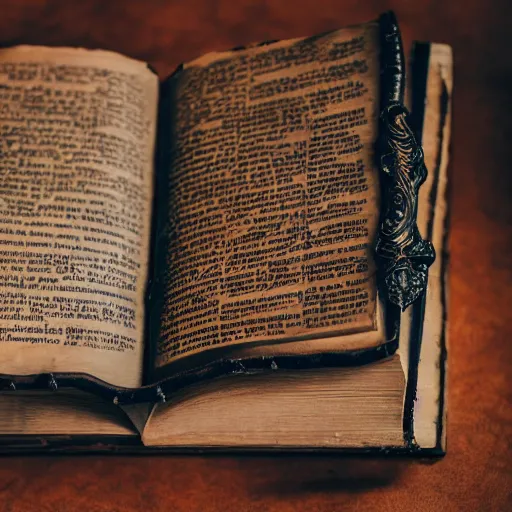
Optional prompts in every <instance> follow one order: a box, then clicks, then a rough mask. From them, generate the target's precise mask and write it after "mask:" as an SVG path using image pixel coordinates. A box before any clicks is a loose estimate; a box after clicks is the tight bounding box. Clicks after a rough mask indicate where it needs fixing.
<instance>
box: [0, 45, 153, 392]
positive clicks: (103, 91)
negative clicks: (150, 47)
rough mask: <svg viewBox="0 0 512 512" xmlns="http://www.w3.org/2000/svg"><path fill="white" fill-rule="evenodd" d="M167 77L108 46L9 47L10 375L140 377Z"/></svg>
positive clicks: (3, 56) (123, 380) (5, 206)
mask: <svg viewBox="0 0 512 512" xmlns="http://www.w3.org/2000/svg"><path fill="white" fill-rule="evenodd" d="M157 93H158V79H157V77H156V76H155V75H154V74H153V73H151V72H150V71H149V70H148V69H147V67H146V65H145V64H143V63H141V62H137V61H134V60H131V59H128V58H126V57H122V56H120V55H116V54H113V53H109V52H102V51H96V50H94V51H86V50H77V49H65V48H59V49H55V48H53V49H52V48H43V47H17V48H12V49H6V50H1V51H0V109H1V110H0V120H1V124H0V132H1V133H0V151H1V158H0V373H4V374H24V375H27V374H37V373H41V372H85V373H89V374H91V375H94V376H96V377H98V378H100V379H103V380H105V381H107V382H109V383H111V384H115V385H119V386H139V385H140V384H141V365H142V354H143V338H142V336H143V330H144V294H145V286H146V274H147V268H148V253H149V251H148V247H149V236H150V235H149V232H150V218H151V205H152V193H153V192H152V185H153V176H152V175H153V146H154V140H155V124H156V109H157Z"/></svg>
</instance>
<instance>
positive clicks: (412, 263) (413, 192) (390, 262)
mask: <svg viewBox="0 0 512 512" xmlns="http://www.w3.org/2000/svg"><path fill="white" fill-rule="evenodd" d="M380 121H381V129H380V134H381V139H380V147H381V152H380V169H381V179H382V182H383V183H382V184H383V187H382V189H383V191H384V192H383V205H382V212H383V213H382V216H381V221H380V226H379V232H378V235H377V245H376V249H375V251H376V255H377V260H378V263H379V267H380V272H381V283H382V284H383V285H384V288H385V291H386V293H387V298H388V300H389V301H390V302H392V303H393V304H396V305H397V306H398V307H399V308H400V309H401V310H402V311H403V310H405V308H407V306H409V305H410V304H412V303H413V302H414V301H415V300H416V299H417V298H418V297H419V296H420V294H421V293H422V291H423V290H425V289H426V287H427V281H428V267H429V266H430V265H432V263H433V262H434V260H435V251H434V247H433V245H432V244H431V243H430V242H429V241H427V240H423V238H422V237H421V235H420V233H419V230H418V226H417V224H416V218H417V214H418V192H419V188H420V185H421V184H422V183H423V182H424V181H425V179H426V177H427V169H426V167H425V163H424V161H423V150H422V149H421V146H420V145H419V144H418V142H417V141H416V138H415V136H414V133H413V131H412V129H411V127H410V124H409V113H408V111H407V109H406V108H405V107H404V106H403V105H402V104H401V103H392V104H391V105H388V106H387V107H386V108H385V109H384V110H383V111H382V113H381V117H380Z"/></svg>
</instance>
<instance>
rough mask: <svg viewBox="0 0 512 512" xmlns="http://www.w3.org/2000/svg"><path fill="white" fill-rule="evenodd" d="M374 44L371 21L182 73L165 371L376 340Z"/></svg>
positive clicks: (176, 86) (163, 338)
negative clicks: (252, 346)
mask: <svg viewBox="0 0 512 512" xmlns="http://www.w3.org/2000/svg"><path fill="white" fill-rule="evenodd" d="M377 38H378V27H377V25H376V24H369V25H365V26H362V27H355V28H351V29H345V30H341V31H337V32H332V33H329V34H326V35H323V36H318V37H314V38H310V39H297V40H292V41H282V42H278V43H274V44H270V45H263V46H259V47H252V48H249V49H245V50H240V51H233V52H227V53H220V54H210V55H207V56H205V57H202V58H200V59H198V60H196V61H194V62H192V63H190V64H188V65H186V66H185V68H184V70H183V71H182V72H180V73H178V74H176V75H175V77H174V79H173V81H172V83H171V86H172V87H173V96H172V101H171V107H172V109H173V111H172V115H173V123H172V126H171V130H172V133H171V136H172V140H171V141H169V144H171V145H172V148H171V155H170V164H169V165H170V169H171V173H170V178H169V183H168V189H169V190H168V203H169V215H168V223H167V226H166V229H167V236H168V238H167V243H168V257H167V261H166V262H165V269H164V271H165V276H164V285H163V288H164V291H163V308H162V312H161V316H160V322H161V330H160V337H159V344H158V355H157V361H156V364H157V366H162V365H165V364H167V363H169V362H171V361H174V360H176V359H177V358H180V357H183V356H185V355H189V354H194V353H198V352H201V351H205V350H209V349H212V348H217V347H225V348H227V347H230V346H233V345H237V344H246V343H254V342H271V341H276V340H277V341H279V340H280V341H283V342H284V341H291V340H308V339H315V338H322V337H325V336H334V335H340V334H343V335H346V334H353V333H361V332H375V331H376V330H377V306H376V304H377V300H376V297H377V292H376V283H375V265H374V262H373V259H372V244H373V239H374V235H375V230H376V227H377V221H378V211H379V208H378V206H379V195H378V187H379V185H378V170H377V169H376V167H375V166H374V163H373V158H374V154H373V144H374V142H375V139H376V135H377V116H378V83H379V82H378V73H379V62H378V60H379V52H378V39H377ZM340 343H341V345H343V340H342V339H341V338H340ZM360 343H362V344H363V345H364V341H360ZM373 344H375V340H374V341H373ZM351 348H361V346H359V347H351Z"/></svg>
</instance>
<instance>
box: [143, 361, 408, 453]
mask: <svg viewBox="0 0 512 512" xmlns="http://www.w3.org/2000/svg"><path fill="white" fill-rule="evenodd" d="M404 389H405V386H404V376H403V373H402V368H401V366H400V360H399V357H398V356H392V357H389V358H387V359H385V360H383V361H379V362H376V363H372V364H367V365H363V366H359V367H346V368H323V369H312V370H298V371H293V370H290V371H279V370H278V371H276V372H272V373H268V372H266V373H262V374H254V375H232V376H229V377H224V378H219V379H214V380H213V381H210V382H203V383H200V384H196V385H194V386H191V387H189V388H186V389H183V390H181V391H178V392H177V393H175V395H173V396H171V397H169V400H168V401H167V402H166V403H165V404H162V403H160V404H157V405H156V406H155V408H154V409H153V413H152V415H151V416H150V418H149V420H148V422H147V424H146V427H145V429H144V432H143V435H142V441H143V443H144V445H145V446H169V447H171V446H174V447H178V446H181V447H192V446H194V447H201V448H207V447H224V448H231V449H232V448H235V447H238V448H244V449H247V448H285V447H287V448H310V449H311V448H351V447H353V448H356V447H357V448H361V447H366V448H368V447H375V446H381V447H382V446H396V447H400V446H401V447H403V445H404V437H403V430H402V403H403V396H404Z"/></svg>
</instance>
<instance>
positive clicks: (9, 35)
mask: <svg viewBox="0 0 512 512" xmlns="http://www.w3.org/2000/svg"><path fill="white" fill-rule="evenodd" d="M511 7H512V2H511V1H510V0H502V1H498V0H495V1H489V0H487V1H485V0H481V1H478V0H464V1H460V2H455V1H452V2H449V1H443V0H416V1H413V0H401V1H398V0H396V1H385V0H382V1H379V0H373V1H366V2H365V1H363V0H345V1H342V0H332V1H330V0H310V1H299V0H283V1H280V0H267V2H263V1H251V0H232V1H230V0H215V1H213V0H212V1H208V0H188V1H186V2H185V1H181V2H180V1H164V0H160V1H158V0H154V1H151V0H145V1H128V0H125V1H118V2H114V1H108V0H100V1H94V2H93V1H85V0H66V1H38V0H23V1H22V0H12V1H0V44H16V43H32V44H49V45H82V46H86V47H100V48H107V49H111V50H117V51H119V52H123V53H125V54H127V55H130V56H133V57H137V58H139V59H144V60H147V61H149V62H150V63H151V64H153V65H154V66H155V67H156V69H157V70H158V72H159V73H160V75H161V76H162V77H164V76H166V75H167V74H169V73H170V72H171V71H172V70H173V69H174V68H175V66H176V65H177V64H179V63H180V62H182V61H184V60H188V59H191V58H193V57H196V56H198V55H200V54H201V53H204V52H206V51H208V50H213V49H227V48H231V47H233V46H236V45H240V44H245V43H249V42H253V41H259V40H265V39H276V38H289V37H296V36H302V35H311V34H314V33H315V32H320V31H325V30H328V29H333V28H339V27H342V26H344V25H347V24H353V23H358V22H363V21H366V20H369V19H372V18H375V17H376V16H377V15H378V14H379V13H380V12H381V11H384V10H387V9H390V8H392V9H394V10H395V12H396V13H397V16H398V18H399V22H400V24H401V27H402V32H403V36H404V39H405V41H406V43H409V42H410V41H411V40H412V39H419V40H433V41H437V42H445V43H449V44H451V45H452V46H453V50H454V55H455V102H454V125H453V142H452V146H453V151H452V157H453V158H452V165H451V179H452V208H453V209H452V212H453V214H452V232H451V240H450V243H451V251H452V260H451V279H450V284H451V299H450V322H451V325H450V338H451V340H450V341H451V346H450V353H449V364H450V366H449V382H450V392H449V423H448V439H449V443H448V455H447V456H446V457H445V458H444V459H443V460H441V461H438V462H436V463H432V462H425V461H423V462H422V461H411V460H400V459H392V460H382V459H381V460H375V459H361V458H354V457H350V458H347V457H340V456H313V457H306V456H263V455H253V456H197V455H195V456H151V457H113V456H110V457H98V456H87V457H62V458H61V457H23V458H21V457H20V458H15V457H14V458H13V457H10V458H4V459H0V510H1V511H23V512H31V511H38V512H39V511H47V510H48V511H50V510H51V511H68V510H71V511H75V510H76V511H78V510H80V511H81V510H87V511H88V512H93V511H118V510H119V511H128V512H129V511H135V510H137V511H138V510H147V511H152V510H156V511H160V510H161V511H171V510H172V511H194V510H198V511H204V512H206V511H209V510H222V511H231V510H233V511H235V510H237V511H250V510H254V511H258V512H260V511H267V510H280V511H302V510H304V511H308V512H314V511H333V510H357V511H366V510H371V511H374V510H378V511H397V510H408V511H444V510H464V511H467V512H469V511H475V510H482V511H491V510H496V511H497V510H512V498H511V488H512V480H511V469H512V468H511V466H512V465H511V463H510V459H511V458H512V453H511V450H510V438H511V434H512V432H511V419H512V407H511V401H512V400H511V382H510V377H511V374H512V339H511V338H512V337H511V335H510V334H511V333H510V331H511V329H510V326H511V325H512V315H511V310H512V294H511V293H510V285H511V282H512V280H511V278H512V274H511V253H510V248H511V245H512V238H511V234H512V230H511V217H512V216H511V213H512V208H511V206H510V204H509V202H510V200H511V192H512V191H511V186H510V185H511V181H512V180H511V174H510V173H511V170H510V166H511V156H512V155H511V151H510V150H509V148H510V145H511V144H512V121H511V119H512V111H511V94H512V58H511V52H512V44H511V37H512V8H511Z"/></svg>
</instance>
